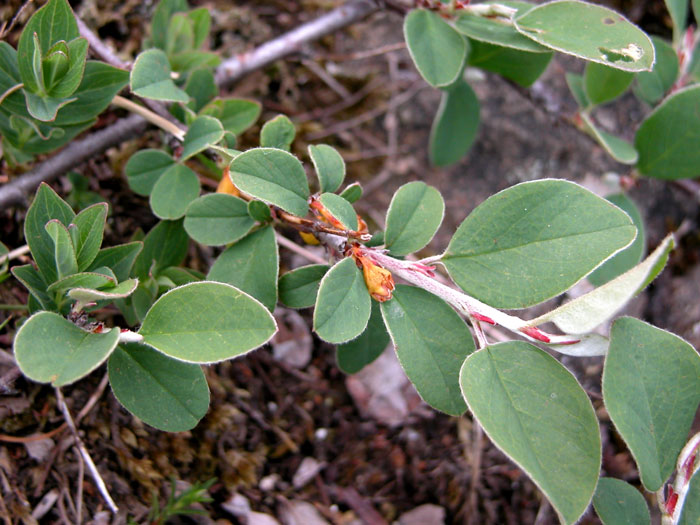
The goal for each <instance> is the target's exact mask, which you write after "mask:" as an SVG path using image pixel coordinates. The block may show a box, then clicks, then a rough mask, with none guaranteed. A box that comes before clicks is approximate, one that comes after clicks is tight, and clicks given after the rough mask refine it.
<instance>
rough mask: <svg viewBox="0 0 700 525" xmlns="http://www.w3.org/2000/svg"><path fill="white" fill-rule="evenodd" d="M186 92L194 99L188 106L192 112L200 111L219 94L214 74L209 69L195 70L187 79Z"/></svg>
mask: <svg viewBox="0 0 700 525" xmlns="http://www.w3.org/2000/svg"><path fill="white" fill-rule="evenodd" d="M185 91H186V92H187V94H188V95H189V96H190V97H192V98H191V99H190V101H189V102H188V104H187V107H189V108H190V109H191V110H192V111H195V112H197V111H199V110H200V109H202V108H203V107H204V106H205V104H206V103H207V102H209V101H210V100H211V99H213V98H214V97H215V96H216V95H218V93H219V88H218V87H217V86H216V82H214V73H212V72H211V70H209V69H195V70H194V71H192V73H190V75H189V76H188V77H187V83H186V84H185Z"/></svg>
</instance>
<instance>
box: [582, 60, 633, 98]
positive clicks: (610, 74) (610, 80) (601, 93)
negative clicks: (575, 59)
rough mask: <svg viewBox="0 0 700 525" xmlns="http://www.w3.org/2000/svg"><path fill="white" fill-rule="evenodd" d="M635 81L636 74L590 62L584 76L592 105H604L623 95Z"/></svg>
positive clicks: (587, 95)
mask: <svg viewBox="0 0 700 525" xmlns="http://www.w3.org/2000/svg"><path fill="white" fill-rule="evenodd" d="M632 80H634V74H633V73H630V72H628V71H622V70H620V69H616V68H613V67H609V66H604V65H603V64H598V63H597V62H588V63H587V64H586V70H585V72H584V74H583V82H584V86H585V89H586V97H587V99H588V100H589V101H590V102H591V104H594V105H595V104H604V103H606V102H610V101H611V100H615V99H616V98H617V97H619V96H620V95H622V94H623V93H624V92H625V91H627V88H628V87H629V86H630V84H631V83H632Z"/></svg>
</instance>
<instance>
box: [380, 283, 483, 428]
mask: <svg viewBox="0 0 700 525" xmlns="http://www.w3.org/2000/svg"><path fill="white" fill-rule="evenodd" d="M381 309H382V316H383V318H384V323H385V324H386V327H387V329H388V330H389V335H390V336H391V340H392V341H393V343H394V349H395V350H396V355H397V357H398V358H399V362H400V363H401V367H402V368H403V370H404V372H406V375H407V376H408V379H410V380H411V383H413V385H414V386H415V387H416V390H417V391H418V393H419V394H420V396H421V398H423V400H424V401H425V402H426V403H428V404H429V405H430V406H431V407H433V408H435V409H437V410H440V411H442V412H445V413H446V414H450V415H453V416H458V415H460V414H462V413H463V412H464V411H465V410H466V408H467V407H466V405H465V404H464V400H463V399H462V395H461V393H460V390H459V369H460V367H461V366H462V363H463V362H464V359H465V358H466V357H467V356H468V355H469V354H471V353H472V352H473V351H474V340H473V339H472V336H471V333H470V332H469V328H468V327H467V325H466V323H465V322H464V320H463V319H462V318H461V317H460V316H459V315H457V313H456V312H455V311H454V310H453V309H452V308H451V307H450V306H449V305H448V304H447V303H445V301H443V300H442V299H440V298H438V297H436V296H434V295H433V294H431V293H430V292H427V291H425V290H423V289H421V288H415V287H412V286H406V285H399V286H397V287H396V290H394V297H393V299H391V300H389V301H386V302H385V303H382V306H381Z"/></svg>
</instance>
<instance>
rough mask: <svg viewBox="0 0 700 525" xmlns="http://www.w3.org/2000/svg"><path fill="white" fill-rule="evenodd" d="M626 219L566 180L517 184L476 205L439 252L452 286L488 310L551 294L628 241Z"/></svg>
mask: <svg viewBox="0 0 700 525" xmlns="http://www.w3.org/2000/svg"><path fill="white" fill-rule="evenodd" d="M635 236H636V228H635V227H634V225H633V224H632V220H631V219H630V218H629V216H628V215H627V214H626V213H625V212H623V211H622V210H620V209H619V208H617V207H615V206H613V205H612V204H611V203H609V202H608V201H606V200H605V199H601V198H600V197H598V196H596V195H594V194H593V193H591V192H589V191H588V190H586V189H584V188H582V187H581V186H578V185H576V184H574V183H572V182H568V181H563V180H541V181H535V182H526V183H523V184H518V185H517V186H513V187H512V188H509V189H506V190H504V191H502V192H500V193H497V194H496V195H493V196H492V197H490V198H489V199H487V200H486V201H485V202H483V203H482V204H480V205H479V206H478V207H477V208H476V209H475V210H474V211H473V212H472V213H471V214H470V215H469V216H468V217H467V218H466V219H465V220H464V222H463V223H462V224H461V225H460V227H459V228H458V229H457V232H456V233H455V235H454V237H452V240H451V241H450V244H449V246H448V247H447V251H446V252H445V255H444V256H443V259H442V260H443V261H444V263H445V267H446V268H447V270H448V272H449V273H450V276H451V277H452V279H453V280H454V282H455V283H457V284H458V285H459V286H460V288H462V289H463V290H464V291H465V292H467V293H468V294H470V295H473V296H475V297H476V298H478V299H480V300H481V301H484V302H485V303H487V304H489V305H491V306H494V307H496V308H525V307H527V306H532V305H534V304H537V303H539V302H542V301H544V300H546V299H549V298H551V297H554V296H556V295H558V294H560V293H562V292H564V291H565V290H567V289H568V288H569V287H571V286H572V285H574V284H575V283H576V282H578V281H579V280H580V279H582V278H583V277H584V276H585V275H586V274H588V273H589V272H590V271H591V270H593V269H595V268H596V267H597V266H598V265H600V264H601V263H602V262H603V261H605V260H606V259H607V258H609V257H610V256H611V255H614V254H615V253H616V252H617V251H619V250H621V249H622V248H625V247H626V246H627V245H629V244H630V243H631V242H632V241H633V240H634V238H635Z"/></svg>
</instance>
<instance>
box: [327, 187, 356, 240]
mask: <svg viewBox="0 0 700 525" xmlns="http://www.w3.org/2000/svg"><path fill="white" fill-rule="evenodd" d="M318 200H319V201H321V204H323V206H324V207H325V208H326V209H327V210H328V211H329V212H330V213H331V215H333V217H335V218H336V219H337V220H338V221H340V223H341V225H342V226H343V227H344V229H346V230H352V231H357V228H358V224H357V212H355V209H354V208H353V207H352V204H350V203H349V202H348V201H346V200H345V199H344V198H342V197H341V196H340V195H336V194H334V193H323V194H321V196H320V197H319V198H318Z"/></svg>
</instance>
